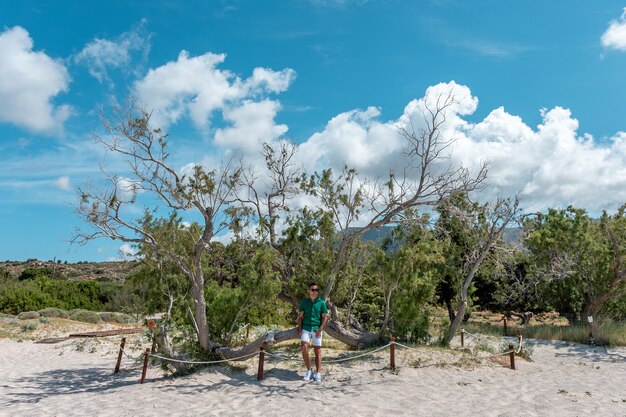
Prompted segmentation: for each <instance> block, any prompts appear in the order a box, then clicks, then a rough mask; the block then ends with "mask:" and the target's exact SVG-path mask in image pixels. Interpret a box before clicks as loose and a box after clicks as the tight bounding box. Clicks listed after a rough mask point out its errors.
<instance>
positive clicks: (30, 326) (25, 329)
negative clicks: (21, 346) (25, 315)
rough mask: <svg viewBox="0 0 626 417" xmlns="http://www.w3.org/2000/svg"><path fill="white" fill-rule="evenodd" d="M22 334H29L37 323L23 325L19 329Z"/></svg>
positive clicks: (35, 327)
mask: <svg viewBox="0 0 626 417" xmlns="http://www.w3.org/2000/svg"><path fill="white" fill-rule="evenodd" d="M21 329H22V331H23V332H30V331H33V330H36V329H37V323H35V322H34V321H31V322H30V323H25V324H23V325H22V327H21Z"/></svg>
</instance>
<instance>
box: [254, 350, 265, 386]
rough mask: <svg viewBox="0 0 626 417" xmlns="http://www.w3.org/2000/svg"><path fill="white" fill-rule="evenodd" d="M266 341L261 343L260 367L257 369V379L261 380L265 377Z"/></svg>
mask: <svg viewBox="0 0 626 417" xmlns="http://www.w3.org/2000/svg"><path fill="white" fill-rule="evenodd" d="M265 344H266V343H265V342H263V344H262V345H261V350H260V351H259V369H258V371H257V375H256V380H257V381H261V380H262V379H263V363H264V362H265Z"/></svg>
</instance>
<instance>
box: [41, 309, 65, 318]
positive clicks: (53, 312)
mask: <svg viewBox="0 0 626 417" xmlns="http://www.w3.org/2000/svg"><path fill="white" fill-rule="evenodd" d="M39 314H40V315H41V316H43V317H55V318H61V319H66V318H68V317H69V314H67V312H66V311H63V310H61V309H60V308H54V307H48V308H44V309H41V310H39Z"/></svg>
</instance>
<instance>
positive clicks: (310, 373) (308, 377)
mask: <svg viewBox="0 0 626 417" xmlns="http://www.w3.org/2000/svg"><path fill="white" fill-rule="evenodd" d="M312 379H313V371H312V370H311V369H309V370H308V371H306V374H305V375H304V380H305V381H310V380H312Z"/></svg>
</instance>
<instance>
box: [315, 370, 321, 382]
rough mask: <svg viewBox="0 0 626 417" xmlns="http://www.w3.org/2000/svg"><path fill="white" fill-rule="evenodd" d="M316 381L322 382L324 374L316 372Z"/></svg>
mask: <svg viewBox="0 0 626 417" xmlns="http://www.w3.org/2000/svg"><path fill="white" fill-rule="evenodd" d="M315 382H322V374H320V373H319V372H318V373H316V374H315Z"/></svg>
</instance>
